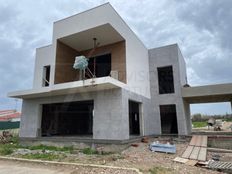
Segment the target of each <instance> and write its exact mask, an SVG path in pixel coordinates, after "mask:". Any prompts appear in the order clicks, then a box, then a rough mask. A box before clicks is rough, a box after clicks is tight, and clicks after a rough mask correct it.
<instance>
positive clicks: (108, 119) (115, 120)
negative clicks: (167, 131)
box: [20, 89, 129, 140]
mask: <svg viewBox="0 0 232 174" xmlns="http://www.w3.org/2000/svg"><path fill="white" fill-rule="evenodd" d="M84 100H94V117H93V138H94V139H108V140H126V139H129V123H128V115H127V114H126V113H125V111H124V110H122V108H123V106H122V105H123V100H122V91H121V89H113V90H104V91H98V92H91V93H79V94H75V95H73V94H70V95H65V96H54V97H46V98H36V99H28V100H23V107H22V113H23V114H22V117H21V125H20V137H31V138H33V137H37V135H38V134H39V133H38V130H39V129H40V127H41V115H42V114H41V109H42V107H41V105H42V104H48V103H59V102H70V101H84Z"/></svg>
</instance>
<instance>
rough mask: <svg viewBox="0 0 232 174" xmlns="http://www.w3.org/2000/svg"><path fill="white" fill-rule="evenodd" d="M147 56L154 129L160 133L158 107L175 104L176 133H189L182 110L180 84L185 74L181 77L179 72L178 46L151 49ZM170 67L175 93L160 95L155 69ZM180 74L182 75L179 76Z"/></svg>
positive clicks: (182, 71)
mask: <svg viewBox="0 0 232 174" xmlns="http://www.w3.org/2000/svg"><path fill="white" fill-rule="evenodd" d="M149 56H150V63H149V65H150V84H151V96H152V105H153V113H154V114H155V117H156V118H157V122H156V127H159V133H161V121H160V111H159V105H168V104H175V105H176V112H177V124H178V133H179V135H186V134H188V133H189V130H188V128H187V121H186V117H185V113H186V112H187V111H186V112H185V110H184V103H183V99H182V96H181V87H182V84H181V83H184V81H183V77H185V76H186V74H184V75H183V74H182V73H184V70H183V69H182V70H180V63H179V55H178V45H177V44H174V45H169V46H165V47H160V48H155V49H151V50H149ZM170 65H172V68H173V76H174V88H175V93H173V94H161V95H160V94H159V86H158V72H157V68H158V67H165V66H170ZM180 74H182V75H181V76H180ZM181 79H182V80H181Z"/></svg>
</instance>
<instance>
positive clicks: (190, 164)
mask: <svg viewBox="0 0 232 174" xmlns="http://www.w3.org/2000/svg"><path fill="white" fill-rule="evenodd" d="M197 163H198V161H197V160H188V161H187V162H186V163H185V164H187V165H189V166H195V165H196V164H197Z"/></svg>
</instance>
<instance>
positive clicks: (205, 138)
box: [201, 136, 208, 147]
mask: <svg viewBox="0 0 232 174" xmlns="http://www.w3.org/2000/svg"><path fill="white" fill-rule="evenodd" d="M207 141H208V137H207V136H203V137H202V142H201V146H202V147H207Z"/></svg>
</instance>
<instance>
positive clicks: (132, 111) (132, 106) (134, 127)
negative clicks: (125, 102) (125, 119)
mask: <svg viewBox="0 0 232 174" xmlns="http://www.w3.org/2000/svg"><path fill="white" fill-rule="evenodd" d="M139 122H140V121H139V103H138V102H134V101H130V100H129V127H130V135H140V123H139Z"/></svg>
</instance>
